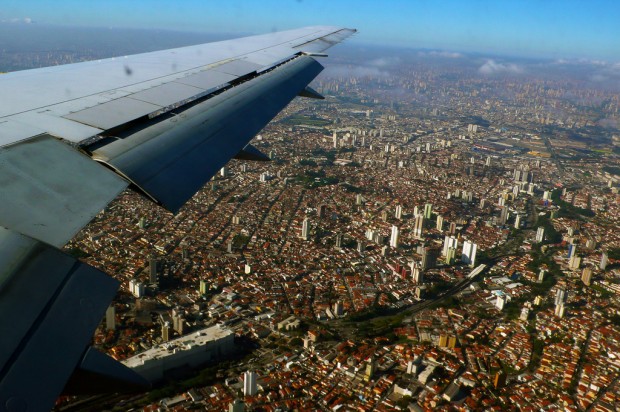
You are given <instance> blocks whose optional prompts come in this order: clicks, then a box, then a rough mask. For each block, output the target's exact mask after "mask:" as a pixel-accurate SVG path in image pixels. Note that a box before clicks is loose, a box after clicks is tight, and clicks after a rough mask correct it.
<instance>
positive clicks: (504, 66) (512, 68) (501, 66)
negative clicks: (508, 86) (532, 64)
mask: <svg viewBox="0 0 620 412" xmlns="http://www.w3.org/2000/svg"><path fill="white" fill-rule="evenodd" d="M478 73H480V74H485V75H491V74H498V73H508V74H520V73H523V68H522V67H521V66H519V65H516V64H514V63H497V62H496V61H495V60H492V59H489V60H487V61H486V62H485V63H484V64H483V65H482V66H480V67H479V68H478Z"/></svg>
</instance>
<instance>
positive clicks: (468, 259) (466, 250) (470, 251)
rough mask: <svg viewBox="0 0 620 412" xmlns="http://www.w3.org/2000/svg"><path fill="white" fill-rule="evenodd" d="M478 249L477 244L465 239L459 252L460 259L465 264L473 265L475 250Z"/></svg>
mask: <svg viewBox="0 0 620 412" xmlns="http://www.w3.org/2000/svg"><path fill="white" fill-rule="evenodd" d="M477 250H478V245H477V244H475V243H473V242H470V241H469V240H466V241H465V243H463V253H462V254H461V261H462V262H463V263H465V264H466V265H470V266H474V264H475V263H476V251H477Z"/></svg>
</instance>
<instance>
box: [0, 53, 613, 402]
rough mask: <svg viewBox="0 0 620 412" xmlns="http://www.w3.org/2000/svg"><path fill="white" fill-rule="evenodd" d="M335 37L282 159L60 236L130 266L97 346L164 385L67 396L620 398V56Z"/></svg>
mask: <svg viewBox="0 0 620 412" xmlns="http://www.w3.org/2000/svg"><path fill="white" fill-rule="evenodd" d="M339 47H341V49H340V50H339V53H337V54H338V56H336V53H334V54H335V56H334V57H330V58H329V59H327V60H322V61H321V62H322V63H323V64H324V65H325V66H326V67H327V68H326V70H325V72H324V73H323V74H322V75H321V76H320V77H319V78H317V80H316V81H315V82H314V83H313V84H312V87H313V88H314V89H315V90H316V91H318V92H319V93H321V94H322V95H324V96H325V97H326V98H325V100H317V99H307V98H302V97H300V98H297V99H296V100H294V101H293V103H291V104H290V105H289V106H288V107H287V108H286V109H285V110H284V111H283V112H282V113H281V114H280V115H279V116H278V117H277V118H276V119H275V120H274V121H273V122H271V124H270V125H269V126H267V127H266V128H265V129H264V130H263V131H262V132H261V133H260V135H258V136H257V137H256V138H255V139H254V140H253V142H252V144H253V145H254V146H255V147H256V148H258V149H259V150H260V151H262V152H263V153H265V154H267V155H268V156H269V158H270V159H271V161H269V162H251V161H241V160H232V161H231V162H230V163H229V164H228V165H227V166H226V167H224V168H223V169H222V170H221V171H220V173H218V175H217V176H215V177H214V178H213V179H212V180H211V181H210V182H209V183H208V184H207V185H206V186H205V187H204V188H203V189H202V190H201V191H200V192H199V193H198V194H196V196H194V198H193V199H192V200H191V201H190V202H189V203H188V204H186V205H185V206H184V207H183V209H182V210H181V211H180V212H179V213H178V214H176V215H173V214H171V213H169V212H167V211H166V210H165V209H163V208H161V207H159V206H157V205H155V204H154V203H152V202H150V201H149V200H147V199H146V198H145V197H142V196H140V195H139V194H136V193H135V192H132V191H127V192H125V193H123V194H122V195H121V196H120V197H119V198H118V199H117V200H116V201H115V202H113V203H112V204H111V205H110V206H109V207H108V208H107V209H106V210H105V211H103V212H102V213H101V214H100V215H98V216H97V218H96V219H95V220H93V221H92V222H91V224H90V225H89V226H87V227H86V228H85V229H84V230H82V231H81V232H80V233H79V234H78V235H77V236H76V237H75V239H74V240H73V241H71V243H70V244H68V245H67V246H66V248H65V250H66V251H67V252H68V253H70V254H72V255H74V256H76V257H79V258H80V259H81V260H82V261H84V262H87V263H88V264H90V265H93V266H95V267H97V268H99V269H101V270H103V271H104V272H106V273H108V274H109V275H111V276H113V277H114V278H116V279H117V280H119V281H120V282H121V290H120V291H119V293H118V295H117V298H116V299H115V301H114V303H113V304H112V305H111V306H110V308H109V309H108V311H107V313H106V317H105V319H103V320H102V323H101V325H100V327H99V329H98V331H97V333H96V335H95V336H94V338H93V339H94V342H95V345H96V346H97V347H99V348H102V349H103V350H104V351H105V352H107V353H108V354H110V355H111V356H112V357H114V358H115V359H118V360H121V361H123V362H124V363H125V364H126V365H128V366H130V367H133V368H135V369H136V370H137V371H139V372H141V373H143V374H144V375H145V376H147V377H148V378H149V379H151V380H153V381H155V382H156V384H155V385H154V389H153V390H152V391H151V392H150V393H147V394H130V395H118V396H116V395H114V396H99V397H94V398H77V399H75V398H63V399H60V400H59V402H58V405H57V409H58V410H89V409H101V408H102V407H104V408H108V409H110V410H126V409H130V408H136V409H139V410H201V409H206V410H230V411H242V410H246V411H277V410H281V411H289V410H290V411H294V410H299V411H315V410H324V411H327V410H333V411H349V410H359V411H371V410H376V411H388V410H412V411H422V410H428V411H430V410H568V411H591V410H593V411H615V410H618V409H619V408H620V230H619V229H620V193H619V190H620V189H619V187H620V166H619V162H618V159H619V158H620V130H619V129H618V118H619V116H620V115H619V106H620V97H619V96H620V95H619V94H618V90H617V77H613V76H618V75H617V68H614V67H608V66H600V65H599V66H596V67H594V69H592V70H594V71H595V74H597V75H602V73H606V74H607V76H608V77H607V78H605V79H599V80H601V81H598V82H597V81H595V80H591V79H590V80H589V79H588V74H587V73H586V74H584V73H585V70H586V69H584V67H585V65H586V63H583V62H543V63H541V62H529V61H526V62H521V61H514V62H508V61H503V60H501V59H485V58H480V57H470V56H464V55H461V54H458V53H446V52H432V51H412V50H402V51H398V50H382V49H379V48H377V49H372V50H371V51H370V52H368V51H366V52H365V53H364V54H362V53H360V51H359V50H358V49H356V48H355V47H354V46H350V47H349V48H346V47H345V46H339ZM383 53H385V54H383ZM395 56H396V57H395ZM21 58H23V59H26V60H23V61H19V65H20V67H28V66H30V67H34V66H36V65H37V64H38V62H39V58H38V57H37V58H33V57H32V55H31V54H28V55H26V56H25V57H24V56H22V57H21ZM30 58H33V59H34V60H32V61H29V60H27V59H30ZM58 58H59V59H60V60H61V61H62V62H66V61H65V59H66V58H68V59H69V60H71V59H73V57H71V56H69V57H67V55H66V54H61V55H58ZM79 58H80V59H81V58H85V59H87V58H92V56H91V55H89V54H88V53H84V55H80V57H79ZM15 59H19V58H18V57H15V56H14V58H13V59H12V63H11V64H16V63H15ZM46 59H47V58H46ZM52 60H53V59H52ZM0 70H2V69H0ZM597 70H598V71H597ZM614 70H615V71H614ZM609 73H612V74H609ZM614 73H615V74H614ZM613 81H615V82H616V83H615V85H616V86H615V87H616V88H612V87H610V84H612V85H613ZM95 405H97V406H96V407H95ZM102 405H103V406H102Z"/></svg>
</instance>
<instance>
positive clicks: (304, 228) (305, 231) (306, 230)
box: [301, 218, 310, 240]
mask: <svg viewBox="0 0 620 412" xmlns="http://www.w3.org/2000/svg"><path fill="white" fill-rule="evenodd" d="M309 226H310V224H309V223H308V218H305V219H304V221H303V223H302V224H301V238H302V239H303V240H308V238H309V235H310V227H309Z"/></svg>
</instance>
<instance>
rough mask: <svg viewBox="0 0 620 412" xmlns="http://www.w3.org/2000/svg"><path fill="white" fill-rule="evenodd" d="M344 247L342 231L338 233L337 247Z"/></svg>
mask: <svg viewBox="0 0 620 412" xmlns="http://www.w3.org/2000/svg"><path fill="white" fill-rule="evenodd" d="M341 247H342V233H336V249H340V248H341Z"/></svg>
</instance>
